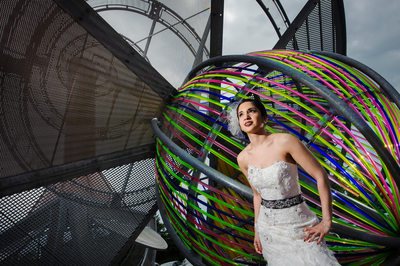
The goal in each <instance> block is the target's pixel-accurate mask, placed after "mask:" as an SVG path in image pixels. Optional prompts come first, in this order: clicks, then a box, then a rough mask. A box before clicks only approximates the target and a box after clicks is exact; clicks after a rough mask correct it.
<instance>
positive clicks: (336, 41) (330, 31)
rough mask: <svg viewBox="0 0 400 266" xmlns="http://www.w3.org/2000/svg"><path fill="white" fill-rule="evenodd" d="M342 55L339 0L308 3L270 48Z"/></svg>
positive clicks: (342, 24)
mask: <svg viewBox="0 0 400 266" xmlns="http://www.w3.org/2000/svg"><path fill="white" fill-rule="evenodd" d="M274 48H275V49H278V48H285V49H295V50H316V51H328V52H335V53H340V54H344V55H345V54H346V27H345V17H344V7H343V1H342V0H309V1H308V2H307V3H306V5H305V6H304V8H303V9H302V10H301V12H300V13H299V14H298V16H297V17H296V18H295V20H294V21H293V23H292V24H291V25H290V26H289V28H288V29H287V30H286V32H285V33H284V34H283V35H282V38H280V39H279V41H278V42H277V44H276V45H275V47H274Z"/></svg>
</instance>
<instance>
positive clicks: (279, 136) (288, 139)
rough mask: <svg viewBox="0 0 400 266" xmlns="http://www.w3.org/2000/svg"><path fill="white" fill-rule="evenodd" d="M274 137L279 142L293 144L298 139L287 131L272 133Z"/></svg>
mask: <svg viewBox="0 0 400 266" xmlns="http://www.w3.org/2000/svg"><path fill="white" fill-rule="evenodd" d="M273 135H274V139H276V140H277V142H278V143H279V144H293V143H297V142H299V139H298V138H296V137H295V136H293V135H292V134H289V133H274V134H273Z"/></svg>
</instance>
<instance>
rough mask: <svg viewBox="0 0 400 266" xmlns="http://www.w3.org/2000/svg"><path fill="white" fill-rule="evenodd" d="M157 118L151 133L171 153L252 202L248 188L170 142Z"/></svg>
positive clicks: (152, 122)
mask: <svg viewBox="0 0 400 266" xmlns="http://www.w3.org/2000/svg"><path fill="white" fill-rule="evenodd" d="M157 122H158V120H157V118H153V119H152V120H151V125H152V127H153V131H154V133H155V135H156V136H157V137H158V138H159V139H161V141H162V142H163V143H164V144H165V145H166V146H167V147H168V148H169V149H170V150H171V151H172V152H174V154H175V155H177V156H179V157H181V158H182V159H183V160H184V161H186V162H187V163H189V164H190V165H192V166H193V167H194V168H196V169H197V170H199V171H200V172H202V173H204V174H206V175H207V177H208V178H210V179H212V180H213V181H215V182H218V183H220V184H222V185H224V186H227V187H229V188H230V189H232V190H234V191H236V192H237V193H239V194H241V195H243V196H244V197H246V198H247V199H248V200H250V201H253V191H252V190H251V188H249V187H248V186H246V185H244V184H242V183H240V182H238V181H235V180H233V179H231V178H230V177H228V176H226V175H224V174H222V173H220V172H218V171H217V170H215V169H213V168H211V167H208V166H207V165H205V164H204V163H202V162H201V161H199V160H197V159H196V158H194V157H193V156H191V155H190V154H188V153H187V152H186V151H184V150H183V149H182V148H180V147H179V146H178V145H176V144H175V143H174V142H173V141H172V140H170V139H169V138H168V137H167V136H166V135H165V134H164V133H163V132H162V131H161V130H160V128H159V127H158V125H157Z"/></svg>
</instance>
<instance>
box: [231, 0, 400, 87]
mask: <svg viewBox="0 0 400 266" xmlns="http://www.w3.org/2000/svg"><path fill="white" fill-rule="evenodd" d="M281 2H282V4H283V6H284V8H285V10H286V12H287V14H288V16H289V18H290V19H291V21H292V20H293V18H294V16H296V15H297V14H298V12H299V10H300V8H301V7H302V6H303V5H304V3H306V1H303V0H288V1H284V0H282V1H281ZM344 4H345V16H346V30H347V56H349V57H351V58H353V59H356V60H358V61H360V62H362V63H364V64H365V65H367V66H369V67H370V68H372V69H374V70H375V71H376V72H378V73H379V74H380V75H382V76H383V77H384V78H385V79H386V80H388V81H389V83H391V84H392V85H393V86H394V87H395V88H396V89H397V90H398V91H400V76H399V75H398V73H399V70H400V15H399V12H400V1H399V0H383V1H377V0H344ZM244 10H245V11H244ZM250 10H251V11H250ZM245 14H246V15H247V14H251V16H250V17H248V16H247V17H246V18H244V17H243V16H244V15H245ZM224 15H225V20H224V27H225V36H224V53H225V54H237V53H246V52H251V51H256V50H262V49H270V48H272V47H273V46H274V44H275V43H276V41H277V37H276V34H275V32H274V30H273V29H272V27H260V25H262V24H263V22H265V21H267V19H266V17H265V15H264V14H263V13H262V11H261V10H260V8H259V7H258V5H257V3H256V1H253V0H241V1H238V0H225V14H224ZM238 35H242V38H240V37H239V38H237V36H238ZM265 36H270V37H269V38H265Z"/></svg>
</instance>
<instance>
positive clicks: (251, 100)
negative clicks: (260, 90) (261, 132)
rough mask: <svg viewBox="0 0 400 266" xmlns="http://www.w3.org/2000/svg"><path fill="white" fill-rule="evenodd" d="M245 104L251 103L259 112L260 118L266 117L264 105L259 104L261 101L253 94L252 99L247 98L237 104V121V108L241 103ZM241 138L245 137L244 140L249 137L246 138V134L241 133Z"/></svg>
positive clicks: (237, 111) (237, 114) (237, 112)
mask: <svg viewBox="0 0 400 266" xmlns="http://www.w3.org/2000/svg"><path fill="white" fill-rule="evenodd" d="M245 102H252V103H253V104H254V106H255V107H256V108H257V109H258V110H259V111H260V113H261V116H262V117H267V111H266V110H265V107H264V105H263V104H262V102H261V99H260V97H259V96H258V95H256V94H253V98H247V99H243V100H241V101H240V102H239V104H238V106H237V109H236V116H237V118H238V119H239V106H240V105H242V103H245ZM242 134H243V136H245V137H246V139H249V137H248V136H247V133H245V132H243V131H242Z"/></svg>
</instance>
